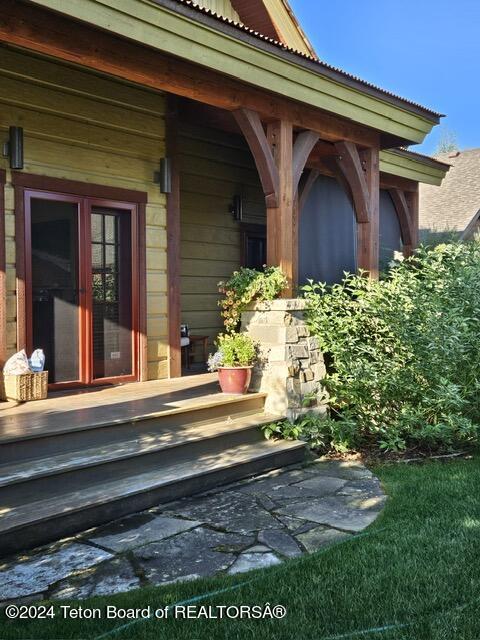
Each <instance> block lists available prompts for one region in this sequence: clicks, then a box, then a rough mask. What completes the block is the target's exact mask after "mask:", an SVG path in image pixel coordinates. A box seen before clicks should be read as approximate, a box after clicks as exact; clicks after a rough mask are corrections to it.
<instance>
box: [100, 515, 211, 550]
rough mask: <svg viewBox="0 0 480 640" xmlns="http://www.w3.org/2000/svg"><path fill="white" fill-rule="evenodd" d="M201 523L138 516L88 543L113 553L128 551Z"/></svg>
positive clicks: (115, 526) (161, 517)
mask: <svg viewBox="0 0 480 640" xmlns="http://www.w3.org/2000/svg"><path fill="white" fill-rule="evenodd" d="M199 524H201V522H197V521H195V520H180V519H179V518H169V517H165V516H152V515H150V514H143V513H142V514H139V515H136V516H132V517H129V518H125V519H124V520H121V521H120V522H119V523H118V522H117V523H115V524H113V525H111V526H109V527H106V528H104V529H102V530H101V531H100V535H93V536H92V537H90V538H89V539H90V541H91V542H94V543H95V544H97V545H100V546H101V547H105V548H106V549H111V550H113V551H117V552H120V551H128V550H129V549H134V548H135V547H139V546H142V545H145V544H148V543H149V542H157V541H159V540H164V539H165V538H169V537H171V536H173V535H175V534H177V533H181V532H182V531H187V530H188V529H192V528H193V527H197V526H198V525H199Z"/></svg>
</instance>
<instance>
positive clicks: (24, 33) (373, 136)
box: [0, 0, 380, 146]
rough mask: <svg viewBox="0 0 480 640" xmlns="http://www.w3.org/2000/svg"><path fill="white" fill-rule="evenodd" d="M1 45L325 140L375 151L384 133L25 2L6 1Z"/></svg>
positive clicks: (1, 15)
mask: <svg viewBox="0 0 480 640" xmlns="http://www.w3.org/2000/svg"><path fill="white" fill-rule="evenodd" d="M0 42H3V43H5V44H9V45H14V46H18V47H22V48H24V49H28V50H30V51H34V52H35V53H40V54H45V55H47V56H51V57H53V58H57V59H59V60H63V61H65V62H68V63H73V64H76V65H80V66H81V67H83V68H88V69H92V70H94V71H97V72H101V73H107V74H109V75H112V76H115V77H117V78H121V79H123V80H127V81H129V82H133V83H135V84H138V85H141V86H144V87H149V88H151V89H155V90H158V91H167V92H169V93H173V94H175V95H179V96H184V97H187V98H191V99H193V100H197V101H199V102H204V103H206V104H210V105H212V106H215V107H219V108H221V109H226V110H228V111H235V110H237V109H239V108H247V109H252V110H254V111H256V112H257V113H259V115H260V116H261V118H262V119H263V120H264V121H270V122H274V121H276V120H289V121H291V122H292V123H293V125H294V126H295V127H297V128H299V129H310V130H312V131H315V132H317V133H318V134H320V136H321V137H322V139H324V140H329V141H332V142H336V141H339V140H351V141H352V142H355V143H356V144H359V145H362V146H375V145H378V144H379V142H380V133H379V132H378V131H375V130H373V129H369V128H368V127H365V126H362V125H359V124H356V123H354V122H351V121H349V120H347V119H346V118H341V117H339V116H336V115H334V114H331V113H327V112H325V111H321V110H320V109H317V108H315V107H312V106H309V105H306V104H303V103H301V102H299V101H295V100H292V99H290V98H286V97H283V96H279V95H277V94H274V93H271V92H268V91H265V90H262V89H259V88H257V87H253V86H250V85H248V84H246V83H241V82H239V81H238V80H237V79H235V78H230V77H228V76H227V75H222V74H221V73H218V72H215V71H211V70H209V69H207V68H205V67H202V66H200V65H197V64H195V63H192V62H188V61H183V60H179V59H177V58H174V57H173V56H168V55H165V54H163V53H162V52H160V51H157V50H154V49H151V48H149V47H146V46H142V45H139V44H136V43H134V42H132V41H129V40H127V39H125V38H120V37H118V36H115V35H112V34H110V33H108V32H105V31H102V30H100V29H96V28H94V27H92V26H91V25H87V24H84V23H81V22H78V21H74V20H71V19H70V18H68V17H65V16H62V15H60V14H56V13H54V12H51V11H48V10H45V9H44V8H41V7H38V6H35V5H33V4H32V3H30V2H29V3H26V2H21V1H20V0H2V11H1V12H0Z"/></svg>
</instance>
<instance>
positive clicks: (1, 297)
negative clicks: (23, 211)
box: [0, 169, 7, 367]
mask: <svg viewBox="0 0 480 640" xmlns="http://www.w3.org/2000/svg"><path fill="white" fill-rule="evenodd" d="M6 175H7V174H6V172H5V171H4V170H3V169H0V366H2V367H3V365H4V364H5V360H6V358H7V260H6V247H5V181H6Z"/></svg>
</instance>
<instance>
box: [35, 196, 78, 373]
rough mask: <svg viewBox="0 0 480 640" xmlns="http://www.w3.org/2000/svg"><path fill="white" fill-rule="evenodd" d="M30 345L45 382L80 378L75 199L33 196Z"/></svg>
mask: <svg viewBox="0 0 480 640" xmlns="http://www.w3.org/2000/svg"><path fill="white" fill-rule="evenodd" d="M30 224H31V229H30V231H31V256H32V262H31V269H32V276H31V283H32V347H33V348H34V349H37V348H40V349H43V350H44V352H45V358H46V362H45V368H46V369H48V371H49V382H50V383H58V382H74V381H78V380H80V357H79V351H80V330H79V329H80V312H79V304H80V300H79V295H80V287H79V261H78V258H79V251H78V242H79V233H78V230H79V205H78V202H64V201H61V200H53V199H52V200H50V199H42V198H32V199H31V200H30Z"/></svg>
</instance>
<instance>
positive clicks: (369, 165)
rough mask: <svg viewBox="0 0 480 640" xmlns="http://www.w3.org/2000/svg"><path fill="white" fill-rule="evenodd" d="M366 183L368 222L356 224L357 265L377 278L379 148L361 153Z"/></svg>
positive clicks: (371, 276)
mask: <svg viewBox="0 0 480 640" xmlns="http://www.w3.org/2000/svg"><path fill="white" fill-rule="evenodd" d="M361 161H362V165H363V167H364V169H365V180H366V185H367V194H368V199H367V210H368V218H369V219H368V222H360V223H359V224H358V225H357V265H358V268H359V269H364V270H365V271H368V274H369V276H370V278H378V271H379V266H378V261H379V244H380V172H379V165H380V157H379V149H378V148H376V149H366V150H365V151H362V153H361Z"/></svg>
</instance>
